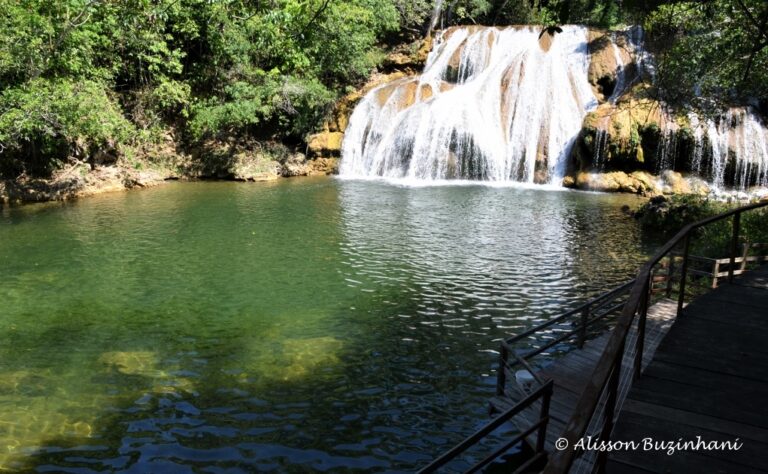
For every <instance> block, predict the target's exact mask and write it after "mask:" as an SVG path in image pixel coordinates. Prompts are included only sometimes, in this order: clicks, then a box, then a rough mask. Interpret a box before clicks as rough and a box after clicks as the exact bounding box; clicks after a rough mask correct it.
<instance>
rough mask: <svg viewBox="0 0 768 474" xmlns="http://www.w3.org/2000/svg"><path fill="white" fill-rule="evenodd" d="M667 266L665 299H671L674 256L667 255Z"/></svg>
mask: <svg viewBox="0 0 768 474" xmlns="http://www.w3.org/2000/svg"><path fill="white" fill-rule="evenodd" d="M668 258H669V266H668V268H667V298H671V297H672V278H673V277H674V276H675V256H674V255H673V254H671V253H670V254H669V257H668Z"/></svg>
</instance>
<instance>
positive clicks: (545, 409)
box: [536, 380, 553, 454]
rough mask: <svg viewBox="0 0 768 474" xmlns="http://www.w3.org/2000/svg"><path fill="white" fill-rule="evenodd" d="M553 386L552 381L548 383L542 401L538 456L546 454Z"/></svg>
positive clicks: (537, 445)
mask: <svg viewBox="0 0 768 474" xmlns="http://www.w3.org/2000/svg"><path fill="white" fill-rule="evenodd" d="M552 385H553V382H552V381H551V380H550V381H549V382H547V387H546V389H545V391H544V397H543V399H542V400H541V413H540V415H539V420H540V421H541V426H539V434H538V436H537V438H536V454H538V453H543V452H544V447H545V442H546V441H547V424H548V423H549V402H550V400H551V399H552Z"/></svg>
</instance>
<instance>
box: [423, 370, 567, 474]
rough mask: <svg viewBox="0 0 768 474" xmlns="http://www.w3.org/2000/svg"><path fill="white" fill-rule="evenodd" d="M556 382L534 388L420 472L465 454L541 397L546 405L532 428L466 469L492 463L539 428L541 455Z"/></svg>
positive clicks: (439, 466)
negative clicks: (550, 402)
mask: <svg viewBox="0 0 768 474" xmlns="http://www.w3.org/2000/svg"><path fill="white" fill-rule="evenodd" d="M553 385H554V382H552V381H551V380H549V381H547V382H546V383H544V384H542V385H541V386H540V387H538V388H537V389H536V390H534V391H532V392H531V393H530V394H529V395H528V396H527V397H525V398H524V399H523V400H521V401H520V402H518V403H517V404H515V406H513V407H512V408H510V409H509V410H507V411H505V412H503V413H502V414H501V415H499V416H497V417H496V418H494V419H493V420H492V421H491V422H489V423H487V424H486V425H485V426H483V427H482V428H480V429H479V430H478V431H477V432H475V434H473V435H472V436H470V437H469V438H467V439H465V440H464V441H462V442H461V443H459V444H457V445H456V446H454V447H453V448H451V449H450V450H449V451H448V452H446V453H445V454H443V455H442V456H440V457H439V458H437V459H435V460H434V461H432V462H431V463H429V465H428V466H426V467H424V468H423V469H421V470H419V474H428V473H432V472H435V471H437V470H438V469H440V468H441V467H443V466H445V465H446V464H448V463H449V462H451V461H453V460H454V459H456V458H457V457H458V456H459V455H460V454H461V453H463V452H464V451H466V450H467V449H469V448H471V447H472V446H474V445H475V444H477V443H478V442H479V441H480V440H482V439H483V438H485V437H486V436H488V435H489V434H491V433H492V432H493V431H495V430H496V429H497V428H499V427H500V426H501V425H503V424H504V423H506V422H507V421H509V420H510V419H512V417H514V416H515V415H517V414H518V413H520V412H521V411H523V410H524V409H526V408H528V407H529V406H531V405H532V404H533V403H535V402H536V401H537V400H539V398H541V399H542V400H543V404H542V407H541V412H542V416H541V418H540V419H539V420H538V421H537V422H536V423H533V424H532V425H531V426H530V427H529V428H528V429H526V430H524V431H523V432H521V433H518V434H517V436H515V437H514V438H512V439H511V440H509V441H508V442H506V443H505V444H504V445H503V446H502V447H501V448H498V449H496V450H495V451H494V452H493V453H491V454H490V455H488V456H487V457H485V458H484V459H483V460H481V461H480V462H478V463H476V464H475V465H474V466H472V467H471V468H470V469H469V470H467V471H466V472H476V471H479V470H480V469H482V468H483V467H484V466H486V465H487V464H489V463H490V462H492V461H493V460H494V459H496V458H498V457H499V456H500V455H502V454H504V453H505V452H506V451H508V450H509V449H510V448H512V447H513V446H514V445H515V444H517V443H519V442H521V441H522V440H523V439H525V437H527V436H529V435H531V434H532V433H534V432H535V431H538V434H537V438H538V442H537V443H536V452H537V454H538V453H543V452H544V440H545V439H546V436H547V424H548V422H549V416H548V412H549V401H550V400H551V398H552V387H553Z"/></svg>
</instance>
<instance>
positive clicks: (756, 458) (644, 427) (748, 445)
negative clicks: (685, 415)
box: [611, 412, 768, 472]
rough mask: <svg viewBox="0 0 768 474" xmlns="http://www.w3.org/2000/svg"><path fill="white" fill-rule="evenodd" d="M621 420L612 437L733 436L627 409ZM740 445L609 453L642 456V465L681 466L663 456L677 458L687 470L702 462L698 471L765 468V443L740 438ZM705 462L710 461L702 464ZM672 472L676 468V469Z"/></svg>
mask: <svg viewBox="0 0 768 474" xmlns="http://www.w3.org/2000/svg"><path fill="white" fill-rule="evenodd" d="M622 417H623V418H622V423H620V425H617V426H616V430H615V431H614V434H613V435H612V439H614V440H621V441H637V442H642V441H643V439H645V438H651V439H652V440H655V441H668V442H669V441H671V442H677V441H678V440H680V439H682V440H683V441H690V440H692V441H696V440H697V436H700V437H701V439H702V441H705V442H707V441H721V442H723V441H731V442H734V441H735V440H736V438H737V437H736V436H733V435H732V434H730V433H721V432H716V431H709V430H706V429H703V428H699V427H692V426H689V425H686V424H680V423H674V422H670V421H669V420H664V419H660V418H652V417H647V416H644V415H638V414H635V413H631V412H626V413H622ZM740 443H741V448H740V449H738V450H703V449H702V450H686V451H678V452H675V453H674V454H671V455H670V454H668V453H667V452H666V451H663V450H659V451H655V450H642V449H640V450H627V451H618V452H616V455H615V456H611V457H612V458H613V459H615V460H617V461H626V462H632V461H633V460H634V461H635V462H636V461H637V460H638V458H642V459H643V460H644V462H645V463H646V465H649V464H651V465H652V464H656V463H660V464H662V465H668V466H669V467H672V466H681V465H683V464H681V463H679V462H673V463H672V464H667V461H668V459H667V458H679V459H680V460H681V461H682V463H685V464H687V465H689V467H688V468H687V470H686V471H685V472H691V467H693V466H690V464H694V465H695V464H698V463H700V465H701V466H704V469H702V470H701V471H700V472H716V469H717V468H716V466H720V468H725V469H727V470H726V471H725V472H749V471H750V470H753V471H754V472H761V471H762V472H765V471H768V444H766V443H760V442H756V441H753V440H750V441H744V440H741V441H740ZM708 463H712V464H711V465H710V466H709V467H706V466H707V464H708ZM673 472H678V471H677V470H675V471H673Z"/></svg>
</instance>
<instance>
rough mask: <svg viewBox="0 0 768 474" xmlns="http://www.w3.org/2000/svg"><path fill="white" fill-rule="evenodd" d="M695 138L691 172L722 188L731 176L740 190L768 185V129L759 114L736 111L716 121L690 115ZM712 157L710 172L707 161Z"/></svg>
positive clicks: (741, 110) (727, 113)
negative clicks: (704, 161)
mask: <svg viewBox="0 0 768 474" xmlns="http://www.w3.org/2000/svg"><path fill="white" fill-rule="evenodd" d="M689 118H690V121H691V128H692V130H693V138H694V155H693V160H692V163H691V171H693V172H696V173H702V174H703V173H706V175H705V176H704V177H705V178H707V179H709V180H710V181H711V182H712V183H713V184H714V185H715V186H716V187H718V188H721V187H723V186H724V185H725V184H726V183H725V181H726V177H728V178H729V179H730V180H731V181H732V184H733V185H734V186H735V187H736V188H739V189H746V188H747V187H748V186H750V185H757V186H768V129H766V126H765V124H764V123H763V122H762V120H761V119H760V118H759V117H758V115H757V114H755V112H754V111H753V110H752V109H751V108H749V107H747V108H732V109H729V110H728V111H727V112H726V113H724V114H722V115H721V116H719V117H716V118H715V119H712V118H707V119H704V120H701V119H700V118H699V117H698V116H697V115H696V114H695V113H690V114H689ZM705 156H709V158H710V159H709V162H708V166H706V168H707V170H706V171H705V164H704V163H703V159H704V157H705Z"/></svg>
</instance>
